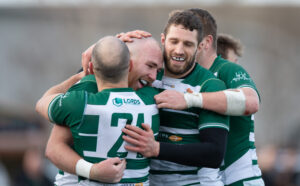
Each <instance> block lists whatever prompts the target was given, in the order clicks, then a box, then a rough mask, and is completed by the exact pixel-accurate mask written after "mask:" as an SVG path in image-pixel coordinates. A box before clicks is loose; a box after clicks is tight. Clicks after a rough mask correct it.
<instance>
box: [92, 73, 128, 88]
mask: <svg viewBox="0 0 300 186" xmlns="http://www.w3.org/2000/svg"><path fill="white" fill-rule="evenodd" d="M96 82H97V87H98V92H101V91H102V90H104V89H110V88H128V80H127V79H126V80H124V81H120V82H118V83H110V82H106V81H103V80H100V79H98V78H97V77H96Z"/></svg>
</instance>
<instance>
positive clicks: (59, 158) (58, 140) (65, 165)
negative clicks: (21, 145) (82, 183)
mask: <svg viewBox="0 0 300 186" xmlns="http://www.w3.org/2000/svg"><path fill="white" fill-rule="evenodd" d="M72 143H73V138H72V134H71V131H70V129H69V127H67V126H63V125H54V126H53V128H52V131H51V133H50V136H49V139H48V143H47V146H46V152H45V155H46V157H47V158H48V159H49V160H50V161H51V162H52V163H53V164H54V165H55V166H56V167H57V168H59V169H61V170H63V171H66V172H68V173H71V174H76V169H75V167H76V166H75V165H76V163H77V161H78V160H79V159H81V157H80V156H79V155H78V154H77V153H76V152H75V151H74V150H73V149H72V148H71V147H70V146H71V145H72Z"/></svg>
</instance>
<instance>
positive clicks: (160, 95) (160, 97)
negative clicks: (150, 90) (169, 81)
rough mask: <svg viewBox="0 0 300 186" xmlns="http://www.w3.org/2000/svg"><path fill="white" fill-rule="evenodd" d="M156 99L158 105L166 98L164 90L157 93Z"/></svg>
mask: <svg viewBox="0 0 300 186" xmlns="http://www.w3.org/2000/svg"><path fill="white" fill-rule="evenodd" d="M154 100H155V102H156V104H157V105H158V104H160V103H163V102H164V100H165V96H164V94H163V92H162V93H160V94H157V95H155V96H154Z"/></svg>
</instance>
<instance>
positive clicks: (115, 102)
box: [112, 98, 123, 107]
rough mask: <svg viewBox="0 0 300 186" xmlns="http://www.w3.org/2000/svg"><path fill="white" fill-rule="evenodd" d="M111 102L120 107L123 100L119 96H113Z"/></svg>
mask: <svg viewBox="0 0 300 186" xmlns="http://www.w3.org/2000/svg"><path fill="white" fill-rule="evenodd" d="M112 102H113V104H114V105H115V106H117V107H120V106H122V105H123V100H122V99H121V98H114V99H113V100H112Z"/></svg>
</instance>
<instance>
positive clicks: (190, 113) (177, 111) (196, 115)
mask: <svg viewBox="0 0 300 186" xmlns="http://www.w3.org/2000/svg"><path fill="white" fill-rule="evenodd" d="M162 110H164V111H168V112H173V113H179V114H185V115H191V116H195V117H197V118H199V115H198V114H195V113H193V112H187V111H183V110H173V109H165V108H164V109H162Z"/></svg>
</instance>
